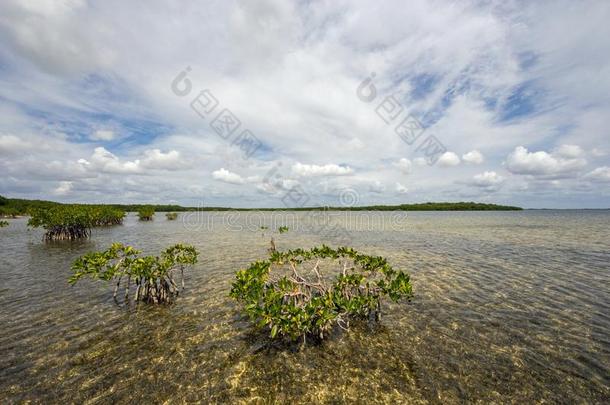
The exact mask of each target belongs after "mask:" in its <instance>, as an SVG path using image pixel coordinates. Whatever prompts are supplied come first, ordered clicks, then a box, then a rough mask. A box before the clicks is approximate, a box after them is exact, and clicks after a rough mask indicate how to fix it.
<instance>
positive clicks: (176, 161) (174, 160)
mask: <svg viewBox="0 0 610 405" xmlns="http://www.w3.org/2000/svg"><path fill="white" fill-rule="evenodd" d="M187 166H188V165H187V163H186V162H184V161H183V160H182V158H181V156H180V152H178V151H175V150H170V151H169V152H167V153H163V152H161V150H159V149H151V150H147V151H145V152H144V158H143V159H142V161H141V167H143V168H145V169H160V170H179V169H183V168H186V167H187Z"/></svg>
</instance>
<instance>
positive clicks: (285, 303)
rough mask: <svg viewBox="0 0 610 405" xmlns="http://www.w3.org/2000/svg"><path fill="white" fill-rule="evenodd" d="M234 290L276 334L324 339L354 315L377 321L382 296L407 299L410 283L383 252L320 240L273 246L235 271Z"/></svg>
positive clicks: (254, 318) (247, 308)
mask: <svg viewBox="0 0 610 405" xmlns="http://www.w3.org/2000/svg"><path fill="white" fill-rule="evenodd" d="M322 267H324V268H325V271H324V274H323V271H322ZM326 270H329V272H328V273H327V271H326ZM230 296H231V297H232V298H234V299H236V300H237V301H239V302H240V303H241V304H243V308H244V312H245V313H246V314H247V315H248V316H249V317H250V319H251V320H252V321H253V322H255V323H257V324H258V325H259V326H262V327H266V328H268V330H269V332H270V336H271V337H272V338H275V337H286V338H289V339H292V340H295V339H297V338H301V337H302V338H303V341H305V339H306V337H307V336H315V337H319V338H320V339H323V338H324V336H328V334H329V332H330V331H331V330H332V329H333V328H334V327H339V328H342V329H348V328H349V322H350V320H352V319H356V318H361V319H374V320H377V321H378V320H379V319H380V316H381V300H382V298H384V297H389V298H390V299H391V300H393V301H398V300H400V299H409V298H410V297H411V296H412V287H411V283H410V281H409V276H408V275H407V274H406V273H404V272H403V271H398V270H394V269H393V268H392V267H391V266H390V265H389V264H388V262H387V260H386V259H384V258H383V257H380V256H367V255H363V254H360V253H358V252H357V251H355V250H354V249H352V248H347V247H339V248H337V249H332V248H330V247H328V246H325V245H322V246H321V247H316V248H312V249H310V250H303V249H296V250H289V251H286V252H279V251H273V252H270V254H269V258H268V259H266V260H259V261H256V262H253V263H251V264H250V266H249V267H248V268H247V269H242V270H239V271H238V272H237V273H236V277H235V281H234V282H233V284H232V287H231V293H230Z"/></svg>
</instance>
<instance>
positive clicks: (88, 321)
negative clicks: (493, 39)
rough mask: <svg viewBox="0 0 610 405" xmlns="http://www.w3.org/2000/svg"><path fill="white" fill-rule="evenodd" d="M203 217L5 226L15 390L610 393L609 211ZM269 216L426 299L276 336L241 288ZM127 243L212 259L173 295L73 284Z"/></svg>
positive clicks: (578, 398)
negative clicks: (48, 237)
mask: <svg viewBox="0 0 610 405" xmlns="http://www.w3.org/2000/svg"><path fill="white" fill-rule="evenodd" d="M185 215H186V217H185ZM193 215H194V214H191V215H190V216H189V215H188V214H181V217H179V219H178V220H177V221H171V222H170V221H167V220H166V219H165V217H164V216H163V215H162V214H157V216H156V219H155V220H154V221H153V222H152V223H140V222H138V221H137V220H136V219H135V217H133V216H129V217H128V218H127V220H126V222H125V224H124V225H123V226H117V227H112V228H105V229H96V230H94V232H93V238H92V239H91V240H90V241H87V242H79V243H70V242H62V243H51V244H45V243H43V242H42V241H41V237H42V231H40V230H28V229H27V227H26V222H27V220H26V219H16V220H11V221H10V222H11V224H10V226H9V227H7V228H1V229H0V246H1V249H2V250H1V252H0V276H1V280H2V282H1V285H0V321H1V328H0V403H14V402H23V401H33V402H39V403H68V402H70V403H83V402H89V403H114V402H127V401H134V400H135V401H142V402H144V401H151V402H155V403H160V402H165V401H169V402H195V401H200V402H232V403H235V402H334V403H337V402H357V403H372V402H397V403H441V402H442V403H457V402H471V401H481V402H489V401H493V402H501V403H504V402H515V403H532V402H535V401H537V402H561V403H608V400H609V398H610V388H609V386H610V249H609V248H610V244H609V240H610V212H609V211H524V212H453V213H444V212H421V213H407V214H406V216H405V215H404V214H394V213H331V222H332V224H333V227H334V228H335V229H340V230H342V231H344V232H340V233H339V234H334V233H333V232H329V231H328V230H327V228H325V229H326V230H325V229H322V228H320V227H318V226H311V225H303V224H309V223H310V222H308V221H310V220H306V219H305V218H307V216H308V214H307V213H298V214H296V213H284V214H282V213H274V214H272V213H266V214H261V213H243V212H242V213H233V214H231V217H230V218H228V219H227V217H226V216H223V215H224V214H223V213H201V214H199V216H198V217H193ZM261 221H262V222H264V223H265V224H267V225H269V226H270V227H275V228H276V227H277V226H279V225H282V224H287V225H288V226H290V227H291V228H292V230H291V231H290V232H289V233H287V234H283V235H274V238H275V240H276V244H277V245H278V248H280V249H285V248H293V247H310V246H314V245H317V244H320V243H322V242H324V243H327V244H330V245H335V244H339V243H342V244H345V243H348V244H349V245H351V246H353V247H355V248H357V249H359V250H361V251H362V252H365V253H369V254H377V255H384V256H386V257H388V258H389V259H390V261H391V263H392V264H393V265H394V267H396V268H402V269H405V270H407V271H408V272H409V273H410V274H411V275H412V280H413V284H414V292H415V298H414V299H413V300H412V301H411V302H410V303H399V304H385V305H384V310H385V313H384V317H383V319H382V322H381V325H379V326H377V327H372V326H370V325H356V326H355V327H354V329H353V330H351V331H350V332H349V333H337V334H336V335H335V336H333V337H332V339H330V340H328V341H326V342H325V343H323V344H322V345H318V346H308V347H305V348H303V347H299V346H298V345H285V344H270V343H269V342H268V340H267V338H266V337H265V335H263V334H261V333H258V332H257V331H256V330H254V329H252V327H251V326H250V324H249V323H248V322H247V321H246V320H245V319H244V318H243V317H242V316H241V315H240V314H239V308H238V306H237V305H236V304H235V303H234V302H233V301H232V300H231V299H229V298H228V297H227V294H228V291H229V288H230V283H231V281H232V277H233V273H234V271H235V270H237V269H238V268H240V267H244V266H246V265H247V264H248V263H249V262H251V261H253V260H255V259H257V258H259V257H263V256H265V254H266V249H267V247H268V243H269V235H266V236H265V237H263V236H261V232H260V231H258V230H257V228H258V222H261ZM240 227H241V230H239V229H240ZM268 232H269V231H267V233H268ZM113 241H120V242H123V243H127V244H132V245H134V246H136V247H138V248H140V249H142V250H144V251H145V252H146V253H156V252H158V251H160V250H161V249H162V248H164V247H165V246H167V245H169V244H172V243H176V242H186V243H191V244H193V245H195V246H196V247H197V248H198V250H199V251H200V252H201V256H200V262H199V263H198V264H197V266H195V267H194V268H193V269H192V270H191V272H190V273H189V274H188V277H187V290H186V291H185V292H184V293H183V294H182V295H181V296H180V297H179V299H178V301H177V303H176V304H174V305H172V306H168V307H151V306H145V305H140V306H138V307H137V308H135V307H131V308H126V307H119V306H117V305H116V304H115V303H114V301H113V300H112V287H111V286H108V285H105V284H103V283H101V282H94V281H89V280H86V281H84V282H82V283H79V284H77V285H76V286H74V287H70V286H69V285H68V284H67V283H66V279H67V278H68V276H69V275H70V264H71V262H72V261H73V260H74V259H75V258H76V257H78V256H79V255H81V254H83V253H85V252H87V251H91V250H95V249H103V248H105V247H106V246H108V245H109V244H110V243H111V242H113Z"/></svg>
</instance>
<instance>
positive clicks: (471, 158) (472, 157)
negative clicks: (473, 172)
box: [462, 149, 485, 165]
mask: <svg viewBox="0 0 610 405" xmlns="http://www.w3.org/2000/svg"><path fill="white" fill-rule="evenodd" d="M462 160H463V161H464V162H467V163H472V164H475V165H479V164H481V163H483V161H484V160H485V159H484V157H483V154H482V153H481V152H479V151H478V150H476V149H475V150H471V151H470V152H468V153H465V154H463V155H462Z"/></svg>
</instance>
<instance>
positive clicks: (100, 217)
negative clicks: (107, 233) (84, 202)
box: [90, 205, 125, 226]
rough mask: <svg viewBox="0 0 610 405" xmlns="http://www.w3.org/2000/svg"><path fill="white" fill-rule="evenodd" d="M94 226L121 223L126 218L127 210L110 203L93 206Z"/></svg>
mask: <svg viewBox="0 0 610 405" xmlns="http://www.w3.org/2000/svg"><path fill="white" fill-rule="evenodd" d="M90 209H91V214H92V215H93V226H110V225H120V224H122V223H123V218H125V211H123V210H122V209H119V208H113V207H111V206H108V205H99V206H91V208H90Z"/></svg>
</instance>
